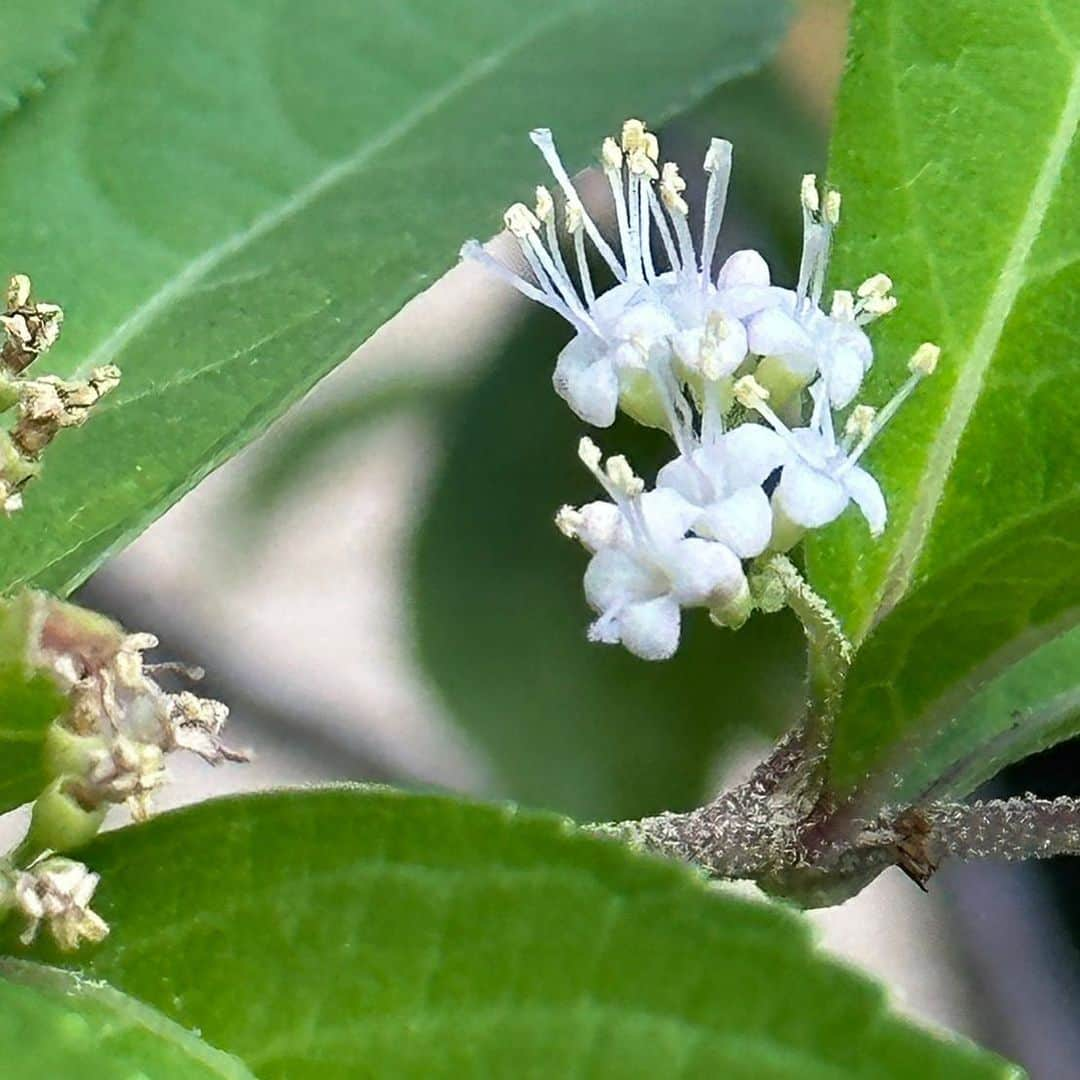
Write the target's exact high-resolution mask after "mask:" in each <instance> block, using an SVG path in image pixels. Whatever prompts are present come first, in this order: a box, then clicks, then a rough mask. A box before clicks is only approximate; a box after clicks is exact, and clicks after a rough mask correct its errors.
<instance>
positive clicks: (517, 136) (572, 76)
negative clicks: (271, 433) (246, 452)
mask: <svg viewBox="0 0 1080 1080" xmlns="http://www.w3.org/2000/svg"><path fill="white" fill-rule="evenodd" d="M785 14H786V5H785V4H784V3H783V2H782V0H764V2H762V0H727V2H725V3H717V4H711V5H708V6H706V7H705V8H702V7H701V6H700V5H699V4H698V3H696V2H695V0H673V2H672V3H668V4H665V5H663V7H662V8H661V7H657V6H656V5H654V4H650V3H646V2H645V0H631V2H627V0H554V2H552V3H548V4H544V5H531V6H528V5H527V6H524V7H523V6H522V5H521V4H520V3H518V2H516V0H513V2H512V0H468V2H467V3H461V4H454V5H447V4H445V3H442V2H439V0H409V2H407V3H402V2H401V0H372V2H370V3H365V4H360V5H358V4H356V3H354V2H352V0H315V2H313V3H309V4H304V5H297V4H295V3H291V2H289V0H263V2H260V3H257V4H253V3H239V2H235V3H227V4H222V3H220V2H219V0H189V2H186V3H183V4H140V3H137V2H135V0H115V2H113V3H110V4H108V5H106V6H105V7H104V8H103V9H102V10H101V12H100V13H99V16H98V18H97V19H96V20H95V23H94V32H93V34H92V36H90V37H89V38H88V39H87V40H86V41H85V42H84V44H83V46H82V48H81V49H80V56H79V61H78V63H77V64H76V65H74V66H73V67H71V68H69V69H67V70H66V71H64V72H62V73H61V74H60V75H58V76H57V77H56V79H55V80H54V81H53V82H52V84H51V85H50V87H49V90H48V92H47V93H46V94H44V95H42V96H41V97H39V98H37V99H35V100H34V101H32V102H30V103H29V104H28V106H27V107H26V108H24V109H21V110H19V112H18V113H16V114H15V115H13V116H11V117H10V118H9V119H8V121H7V122H6V123H5V125H4V127H3V130H2V131H0V204H2V205H4V206H5V207H7V208H9V216H8V218H7V220H6V221H5V228H4V231H3V236H2V238H0V265H3V266H10V267H12V268H13V269H15V268H17V269H19V270H21V271H24V272H27V273H30V274H31V275H33V276H34V278H35V280H36V281H37V284H38V286H39V290H40V292H41V295H42V297H43V298H48V299H58V300H60V301H61V302H62V303H63V304H64V305H65V307H66V309H67V314H68V319H67V323H66V330H65V340H64V341H63V342H62V343H61V346H60V348H59V350H58V351H57V352H55V353H54V354H51V355H50V357H49V362H50V365H51V366H55V367H57V368H58V369H59V370H60V372H61V373H71V372H73V371H83V372H84V371H86V370H88V369H89V368H90V367H92V366H93V365H95V364H98V363H102V362H105V361H109V362H115V363H118V364H119V365H120V367H121V368H122V369H123V371H124V379H123V382H122V384H121V387H120V388H119V390H118V391H116V392H115V393H114V394H112V395H111V396H110V397H109V398H108V399H107V400H106V401H105V402H104V403H103V405H102V407H101V409H100V410H99V411H98V412H97V414H96V415H95V417H94V418H93V420H92V422H91V423H89V424H88V425H87V426H86V427H85V428H83V429H81V430H79V431H78V432H70V433H67V434H68V437H67V438H65V439H62V440H59V441H58V443H57V445H56V446H55V447H51V448H50V453H49V455H48V460H47V462H46V469H45V475H44V476H43V477H42V478H41V479H40V480H39V481H37V482H36V483H35V485H34V487H33V488H32V489H31V491H30V492H28V495H27V508H26V510H25V511H24V512H23V513H21V514H20V515H18V517H17V518H16V519H15V520H13V521H11V522H5V523H4V527H3V529H0V568H2V570H0V589H4V588H10V587H11V586H13V585H15V584H17V583H19V582H34V583H36V584H38V585H40V586H44V587H47V588H50V589H52V590H54V591H58V592H66V591H67V590H69V589H71V588H72V587H73V586H74V585H75V584H76V583H78V582H79V581H81V580H82V579H83V578H84V577H85V576H86V575H87V574H88V573H89V572H90V571H91V570H92V569H93V568H94V567H95V566H96V565H97V564H98V563H99V562H100V561H101V559H102V558H104V557H105V555H106V554H107V553H108V552H109V551H112V550H115V549H116V548H117V547H119V546H121V545H122V544H124V543H125V542H126V541H128V540H129V539H131V538H132V537H133V536H135V535H136V534H137V533H138V532H139V531H140V530H141V529H142V528H144V527H145V526H146V525H147V524H148V523H149V522H150V521H151V520H153V518H154V517H156V516H157V515H158V514H159V513H161V512H162V511H163V510H164V509H165V508H167V507H168V506H169V505H170V504H171V503H172V502H173V501H175V500H176V499H177V498H178V497H179V496H180V495H181V494H183V493H184V492H185V491H186V490H188V489H189V488H190V487H191V486H192V485H193V484H195V483H196V482H197V481H198V480H199V479H200V478H201V477H202V476H204V475H205V474H206V473H207V472H209V471H210V470H212V469H213V468H214V467H216V466H217V465H219V464H220V463H221V462H222V461H224V460H226V459H227V458H228V457H229V456H230V455H231V454H233V453H234V452H235V451H236V450H237V449H238V448H239V447H240V446H242V445H243V444H244V443H246V442H247V441H248V440H249V439H251V438H252V437H253V436H254V435H255V434H257V433H258V432H259V431H260V430H262V428H264V427H265V426H266V424H267V423H268V422H269V421H270V420H271V419H272V418H273V417H274V416H276V415H277V414H278V413H280V412H281V411H282V410H283V409H284V408H286V407H287V406H288V405H289V404H290V403H292V402H294V401H296V400H297V399H298V398H299V397H300V396H301V395H302V394H303V393H304V392H305V390H307V389H308V388H309V387H310V386H311V385H312V384H313V383H314V382H315V381H316V380H317V379H318V378H319V377H320V376H321V375H324V374H325V373H326V372H327V371H328V370H330V369H331V368H332V367H333V366H334V365H335V364H337V363H339V362H340V361H341V360H343V359H344V358H345V357H346V356H347V355H349V353H350V352H351V351H352V350H353V349H354V348H355V347H356V346H357V345H358V344H359V343H360V342H361V341H362V340H363V339H364V338H365V337H366V336H367V335H368V334H370V333H371V332H372V331H373V330H375V329H376V328H377V327H378V326H379V325H381V324H382V323H383V322H384V321H385V320H386V319H387V318H389V316H390V315H392V314H393V313H394V312H395V311H397V309H398V308H400V307H401V305H402V304H403V303H405V301H406V300H408V299H409V298H410V297H411V296H413V295H414V294H415V293H416V292H418V291H419V290H420V289H422V288H424V287H425V285H427V284H429V283H430V282H431V281H432V280H434V278H435V277H436V276H438V274H440V273H441V272H442V271H444V270H445V269H446V268H447V266H449V265H450V264H451V263H452V262H453V261H454V259H455V258H456V256H457V251H458V248H459V246H460V244H461V242H462V240H464V239H465V238H467V237H468V236H470V235H480V236H483V235H489V234H490V233H491V232H493V231H494V229H495V226H496V223H497V221H498V217H497V214H498V210H499V208H500V207H502V206H505V205H506V204H507V203H508V202H510V201H512V200H513V199H515V198H520V197H523V196H524V197H528V194H529V193H530V192H531V184H527V183H526V181H528V180H530V179H532V178H533V177H535V176H536V175H537V171H538V158H537V155H536V152H535V149H534V148H533V147H532V146H531V145H530V144H529V141H528V139H527V137H526V136H527V133H528V131H529V129H530V128H532V127H534V126H536V125H538V124H550V125H552V126H554V127H556V128H558V129H559V133H560V137H561V141H562V146H563V150H564V154H565V156H566V158H567V161H568V164H569V166H570V168H571V170H573V169H576V168H579V167H580V166H582V165H583V164H584V163H585V162H586V161H587V160H589V158H590V156H591V155H592V154H593V153H594V152H595V149H596V146H597V145H598V143H599V140H600V138H601V136H602V135H604V134H605V133H606V132H608V131H610V130H611V129H612V128H613V127H614V126H615V125H617V124H618V123H619V122H620V121H621V120H622V119H623V118H624V117H625V116H626V115H628V114H633V113H638V114H642V115H645V116H647V117H649V118H650V119H651V120H653V122H654V123H658V122H659V121H660V120H662V119H663V118H664V117H665V116H667V115H668V114H669V113H671V112H672V111H674V110H676V109H677V108H680V107H683V106H685V105H687V104H689V103H691V102H693V101H694V100H696V99H699V98H700V97H702V96H703V95H704V94H705V93H706V92H707V91H708V90H709V89H711V88H712V87H713V86H715V85H716V84H717V83H719V82H721V81H723V80H725V79H728V78H732V77H734V76H736V75H739V74H741V73H743V72H745V71H747V70H749V69H750V68H752V67H754V66H755V65H756V64H757V63H758V62H759V61H760V60H761V59H762V58H763V57H764V56H765V55H766V54H767V53H768V52H769V50H770V49H771V47H772V46H773V44H774V43H775V41H776V39H777V37H778V35H779V33H780V31H781V29H782V27H783V23H784V20H785ZM643 42H648V43H649V47H650V58H649V61H648V62H647V63H643V62H641V50H642V43H643ZM103 118H107V122H106V121H104V120H103ZM15 208H17V210H18V212H17V213H15V212H14V209H15ZM54 359H55V365H53V361H54Z"/></svg>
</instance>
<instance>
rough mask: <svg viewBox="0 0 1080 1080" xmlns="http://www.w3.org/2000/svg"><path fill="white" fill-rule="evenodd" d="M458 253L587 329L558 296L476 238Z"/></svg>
mask: <svg viewBox="0 0 1080 1080" xmlns="http://www.w3.org/2000/svg"><path fill="white" fill-rule="evenodd" d="M460 255H461V258H462V259H470V260H472V261H473V262H477V263H479V264H480V265H481V266H483V267H484V269H485V270H487V271H488V272H489V273H491V274H494V275H495V277H497V278H499V279H500V280H502V281H505V282H506V284H507V285H511V286H513V288H515V289H517V291H518V292H519V293H521V295H522V296H527V297H528V298H529V299H530V300H534V301H535V302H536V303H538V304H543V305H544V307H549V308H551V310H552V311H557V312H558V313H559V314H560V315H561V316H562V317H563V318H564V319H565V320H566V321H567V322H568V323H571V324H572V325H573V326H575V327H577V328H578V329H581V330H586V329H588V327H586V326H585V325H584V324H582V323H581V320H580V319H579V318H578V317H577V316H576V315H575V314H574V313H573V312H572V311H571V310H570V309H569V308H568V307H567V306H566V305H565V304H564V303H563V302H562V301H561V300H559V298H558V297H556V296H553V295H551V294H550V293H547V292H543V291H542V290H540V289H538V288H537V287H536V286H535V285H533V284H532V283H531V282H529V281H526V280H525V279H524V278H523V277H521V275H520V274H515V273H514V271H513V270H511V269H510V267H509V266H506V265H505V264H504V263H502V262H500V261H499V260H498V259H496V258H495V256H494V255H492V254H491V253H490V252H488V251H485V250H484V248H483V246H482V245H481V244H480V242H479V241H478V240H467V241H466V242H465V243H464V244H462V245H461V252H460Z"/></svg>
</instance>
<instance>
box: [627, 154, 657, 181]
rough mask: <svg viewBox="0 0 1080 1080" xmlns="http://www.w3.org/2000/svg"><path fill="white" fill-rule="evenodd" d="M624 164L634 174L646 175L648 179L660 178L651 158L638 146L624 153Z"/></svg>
mask: <svg viewBox="0 0 1080 1080" xmlns="http://www.w3.org/2000/svg"><path fill="white" fill-rule="evenodd" d="M626 164H627V166H628V167H629V169H630V171H631V172H632V173H633V174H634V175H635V176H647V177H648V178H649V179H650V180H659V179H660V174H659V173H658V172H657V171H656V166H655V165H654V164H653V161H652V159H651V158H650V157H649V155H648V154H646V153H645V151H644V150H642V149H641V148H640V147H639V148H638V149H636V150H631V151H630V153H629V154H627V155H626Z"/></svg>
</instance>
